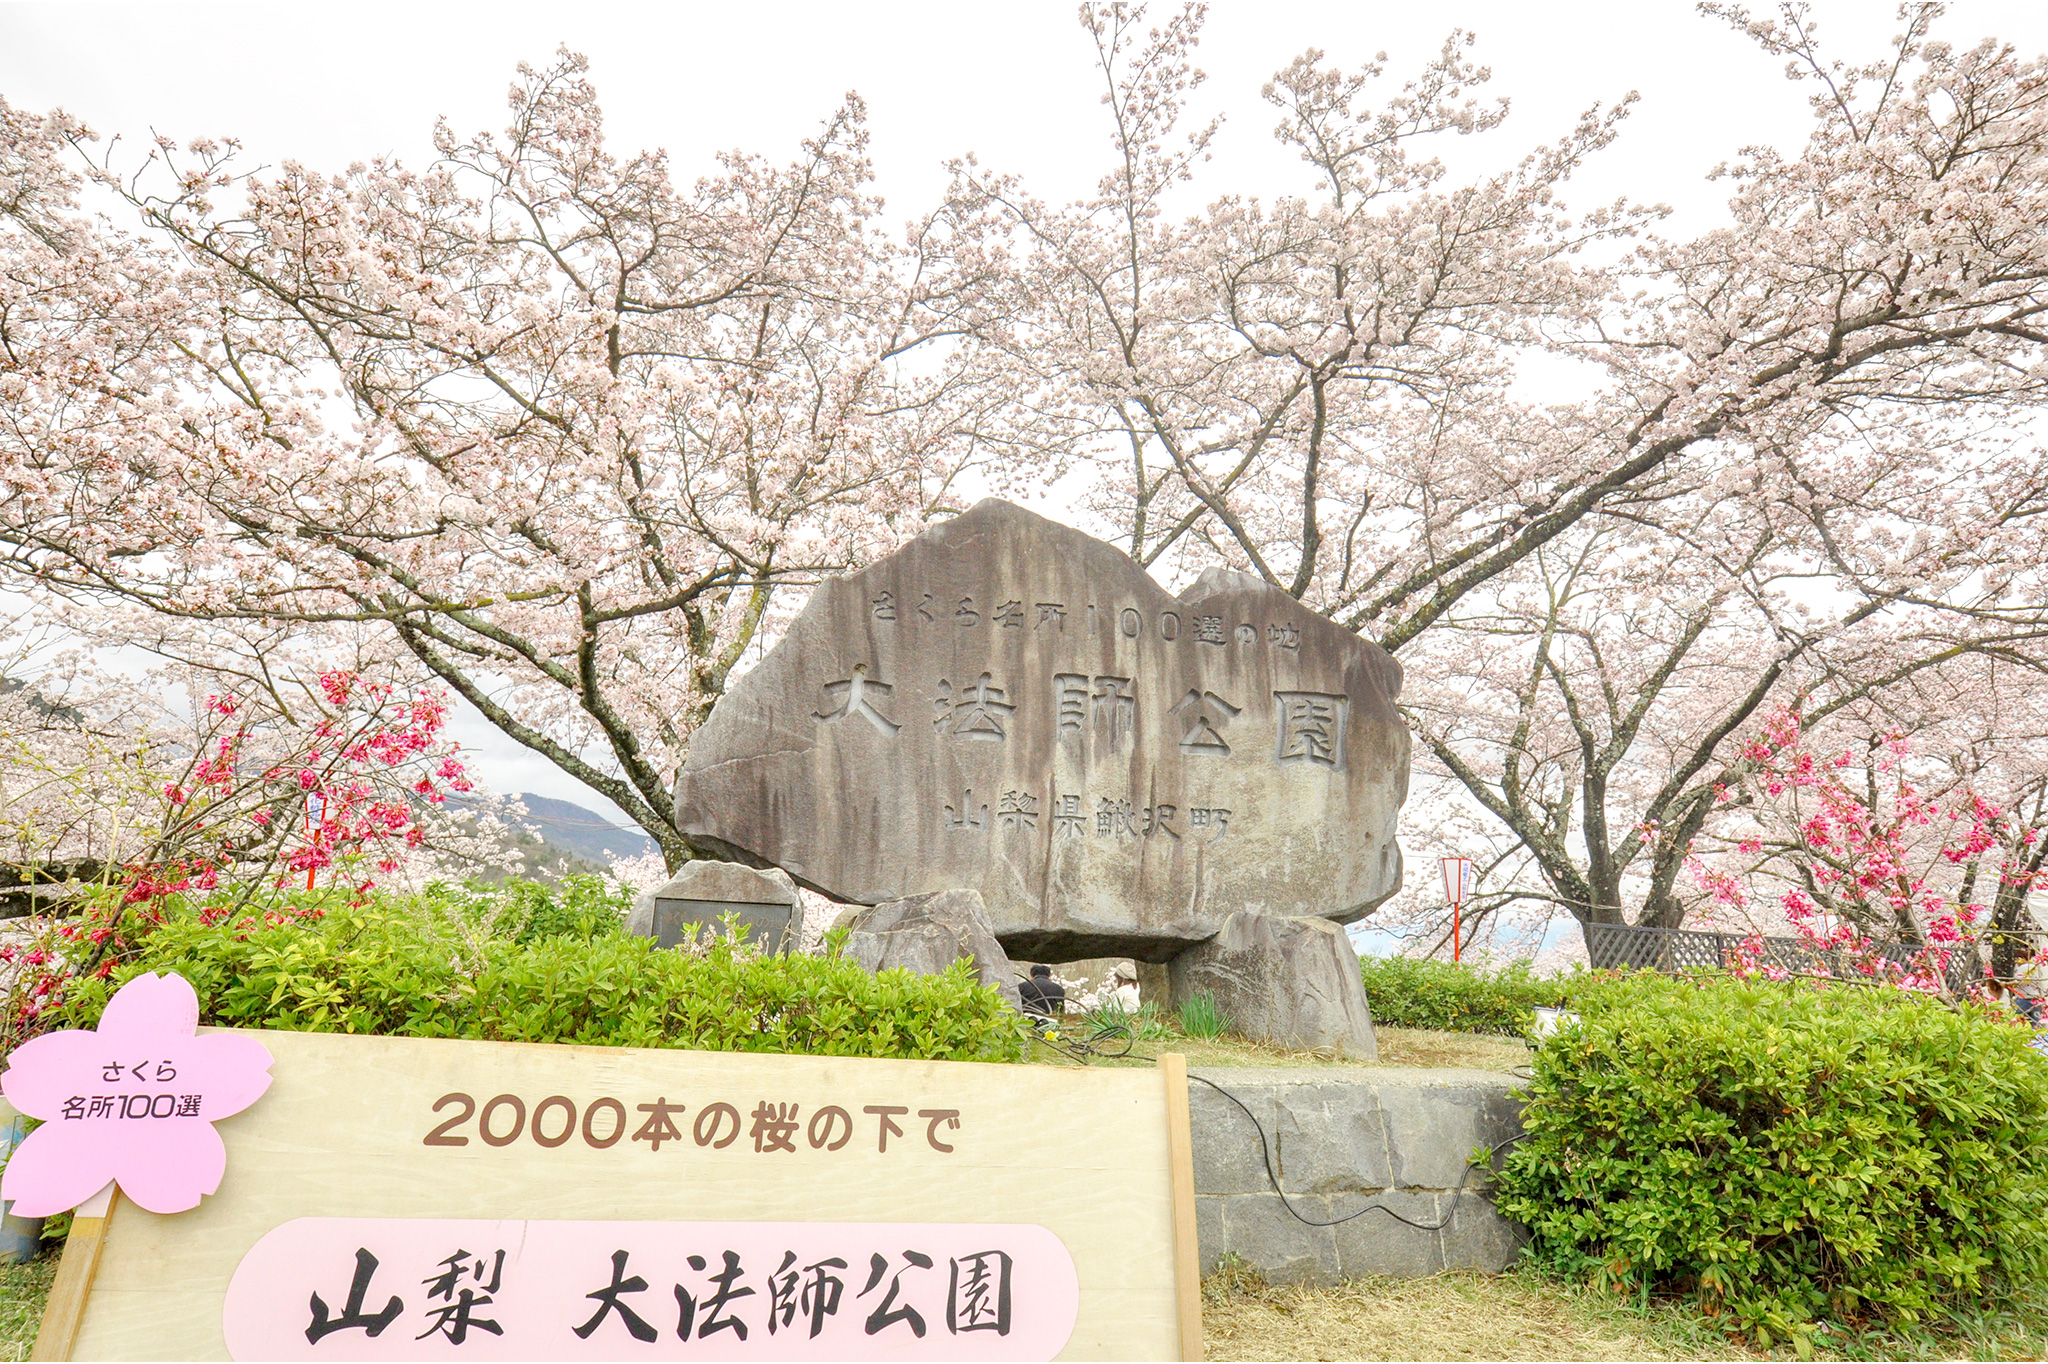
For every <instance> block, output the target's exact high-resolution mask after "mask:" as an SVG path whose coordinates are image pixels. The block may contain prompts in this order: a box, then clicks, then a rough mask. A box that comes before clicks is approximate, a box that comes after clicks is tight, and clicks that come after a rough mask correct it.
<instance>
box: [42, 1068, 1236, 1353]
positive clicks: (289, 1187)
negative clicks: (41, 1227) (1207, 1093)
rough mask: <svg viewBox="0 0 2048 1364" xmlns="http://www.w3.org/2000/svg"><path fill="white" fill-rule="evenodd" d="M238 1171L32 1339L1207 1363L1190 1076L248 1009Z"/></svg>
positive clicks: (66, 1293)
mask: <svg viewBox="0 0 2048 1364" xmlns="http://www.w3.org/2000/svg"><path fill="white" fill-rule="evenodd" d="M252 1035H253V1036H257V1037H259V1038H260V1039H261V1041H262V1042H263V1044H264V1045H265V1046H266V1047H268V1048H269V1049H270V1051H271V1053H272V1055H273V1056H274V1058H275V1064H274V1066H273V1068H272V1071H271V1074H272V1077H273V1079H272V1084H271V1088H270V1090H269V1092H268V1093H267V1094H265V1095H264V1096H263V1098H262V1099H261V1100H259V1101H258V1102H256V1103H255V1104H254V1105H253V1106H252V1107H250V1108H249V1109H247V1110H246V1111H244V1112H241V1113H239V1114H236V1115H235V1116H233V1117H230V1118H225V1119H223V1120H221V1121H220V1122H218V1123H217V1124H215V1127H216V1130H217V1131H218V1132H219V1133H220V1135H221V1136H222V1138H223V1139H224V1140H225V1142H226V1145H227V1152H228V1160H227V1171H226V1174H225V1176H224V1178H223V1179H222V1181H221V1184H220V1189H219V1192H218V1193H215V1194H213V1195H212V1196H210V1197H207V1198H206V1199H205V1200H204V1201H203V1203H202V1204H201V1205H200V1206H199V1207H198V1208H196V1209H194V1210H192V1211H190V1212H184V1213H177V1214H174V1215H169V1216H164V1215H159V1214H156V1213H152V1212H149V1211H147V1210H146V1209H144V1208H142V1207H139V1206H137V1205H136V1204H135V1203H134V1202H133V1201H132V1200H128V1199H123V1198H121V1197H119V1196H115V1197H114V1198H113V1199H112V1201H111V1207H109V1208H107V1209H106V1210H105V1211H104V1214H103V1216H101V1217H93V1216H90V1215H88V1214H90V1213H93V1212H97V1211H100V1210H99V1209H94V1208H91V1207H87V1208H82V1209H81V1210H80V1215H79V1217H78V1219H77V1221H76V1223H75V1224H74V1229H73V1231H72V1234H71V1240H70V1242H69V1243H68V1245H67V1249H66V1251H65V1257H64V1261H63V1263H62V1265H61V1266H60V1267H59V1270H58V1275H57V1282H56V1285H55V1287H54V1288H53V1290H52V1292H51V1297H50V1303H49V1308H48V1311H47V1312H46V1314H45V1316H44V1321H43V1328H42V1334H41V1336H40V1338H39V1339H38V1341H37V1346H36V1357H37V1358H39V1359H67V1358H82V1359H225V1358H263V1359H286V1358H291V1359H322V1358H333V1359H383V1358H389V1359H461V1358H467V1357H475V1358H480V1359H568V1358H586V1359H648V1360H656V1359H664V1360H666V1359H692V1358H701V1359H755V1358H758V1359H764V1360H765V1359H853V1358H862V1359H972V1358H989V1359H1050V1358H1056V1357H1076V1358H1089V1359H1173V1358H1181V1359H1199V1358H1200V1357H1201V1310H1200V1295H1199V1282H1198V1277H1197V1276H1198V1272H1199V1271H1198V1264H1197V1256H1196V1245H1195V1222H1194V1183H1193V1172H1192V1165H1191V1148H1190V1140H1189V1131H1188V1104H1187V1082H1186V1067H1185V1064H1184V1063H1183V1062H1182V1059H1181V1058H1180V1057H1178V1056H1169V1057H1163V1058H1161V1063H1160V1065H1159V1067H1158V1069H1157V1070H1138V1069H1118V1070H1109V1069H1101V1070H1055V1069H1051V1068H1046V1067H1038V1066H1030V1067H1026V1066H1017V1065H983V1064H965V1063H951V1062H924V1061H872V1060H848V1059H837V1058H827V1057H803V1056H753V1055H735V1054H728V1053H717V1052H692V1051H658V1050H640V1049H632V1048H611V1047H569V1046H542V1045H524V1044H516V1043H496V1042H454V1041H417V1040H411V1039H403V1038H383V1037H345V1036H337V1035H332V1034H320V1033H274V1032H265V1033H260V1034H252Z"/></svg>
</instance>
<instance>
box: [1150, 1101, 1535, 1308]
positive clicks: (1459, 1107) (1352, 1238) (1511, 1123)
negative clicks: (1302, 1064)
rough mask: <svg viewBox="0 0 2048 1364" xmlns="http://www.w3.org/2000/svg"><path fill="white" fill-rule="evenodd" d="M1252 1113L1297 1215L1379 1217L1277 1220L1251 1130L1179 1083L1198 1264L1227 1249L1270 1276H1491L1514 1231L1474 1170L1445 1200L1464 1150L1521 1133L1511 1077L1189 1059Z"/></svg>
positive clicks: (1299, 1279)
mask: <svg viewBox="0 0 2048 1364" xmlns="http://www.w3.org/2000/svg"><path fill="white" fill-rule="evenodd" d="M1192 1074H1194V1075H1198V1076H1201V1077H1203V1078H1204V1079H1208V1080H1211V1081H1214V1082H1215V1083H1216V1084H1218V1085H1221V1086H1223V1088H1225V1089H1227V1090H1229V1091H1230V1092H1231V1093H1232V1094H1234V1095H1236V1096H1237V1097H1238V1098H1239V1099H1240V1100H1242V1101H1243V1103H1244V1105H1245V1107H1246V1108H1249V1109H1250V1110H1251V1111H1252V1112H1253V1113H1254V1114H1255V1115H1257V1118H1258V1123H1259V1126H1260V1127H1261V1128H1262V1129H1263V1130H1264V1131H1265V1134H1266V1141H1267V1144H1268V1148H1269V1149H1270V1150H1271V1152H1272V1159H1273V1170H1274V1172H1275V1173H1276V1174H1277V1175H1278V1176H1279V1180H1280V1187H1281V1188H1282V1189H1284V1190H1285V1191H1286V1192H1287V1195H1288V1201H1289V1202H1291V1203H1292V1204H1293V1205H1294V1207H1295V1208H1296V1209H1298V1210H1299V1211H1300V1212H1301V1214H1302V1215H1303V1216H1305V1217H1310V1218H1314V1219H1316V1220H1318V1221H1328V1220H1330V1219H1332V1218H1337V1217H1342V1216H1344V1215H1345V1214H1346V1213H1349V1212H1352V1211H1354V1210H1355V1209H1357V1208H1360V1207H1363V1206H1365V1205H1366V1204H1368V1203H1377V1204H1381V1205H1384V1206H1386V1207H1390V1208H1392V1209H1393V1210H1394V1211H1395V1212H1398V1213H1399V1214H1400V1215H1401V1216H1403V1217H1406V1218H1409V1219H1411V1220H1412V1221H1416V1222H1424V1223H1435V1222H1437V1221H1440V1220H1442V1219H1443V1218H1444V1217H1445V1215H1446V1214H1447V1213H1448V1214H1450V1220H1449V1222H1448V1223H1447V1224H1446V1225H1445V1226H1443V1227H1442V1228H1441V1229H1440V1230H1431V1231H1423V1230H1418V1229H1416V1228H1413V1227H1409V1226H1405V1225H1403V1224H1402V1223H1400V1222H1397V1221H1395V1220H1394V1219H1393V1218H1392V1217H1390V1216H1388V1215H1387V1214H1386V1213H1383V1212H1368V1213H1366V1214H1364V1215H1363V1216H1362V1217H1354V1218H1352V1219H1351V1220H1350V1221H1348V1222H1345V1223H1343V1224H1341V1225H1339V1226H1334V1227H1312V1226H1308V1225H1306V1224H1305V1223H1303V1222H1301V1221H1299V1220H1298V1219H1297V1218H1295V1217H1294V1216H1292V1215H1290V1214H1289V1213H1288V1211H1287V1209H1286V1208H1285V1207H1284V1206H1282V1204H1281V1201H1280V1198H1279V1196H1278V1195H1276V1194H1275V1193H1274V1192H1273V1185H1272V1181H1271V1180H1270V1179H1268V1177H1267V1173H1266V1167H1265V1163H1264V1161H1263V1160H1262V1159H1261V1158H1260V1155H1259V1138H1258V1135H1257V1134H1256V1133H1255V1132H1254V1131H1253V1130H1252V1125H1251V1122H1250V1121H1249V1120H1247V1118H1246V1117H1245V1115H1244V1113H1243V1111H1241V1110H1240V1109H1239V1108H1238V1107H1237V1105H1236V1104H1233V1103H1231V1102H1230V1101H1229V1100H1228V1099H1225V1098H1224V1097H1223V1096H1222V1095H1221V1094H1218V1093H1217V1092H1216V1091H1215V1090H1213V1089H1211V1088H1210V1087H1209V1086H1208V1085H1206V1084H1202V1083H1201V1082H1200V1081H1198V1080H1194V1079H1191V1080H1190V1081H1189V1082H1188V1108H1189V1115H1190V1118H1191V1120H1192V1125H1193V1128H1194V1163H1195V1215H1196V1222H1197V1226H1198V1228H1199V1232H1200V1238H1201V1248H1202V1272H1203V1273H1204V1274H1207V1273H1209V1272H1210V1271H1212V1270H1214V1269H1215V1268H1216V1265H1217V1262H1218V1261H1219V1260H1220V1259H1221V1258H1222V1257H1223V1256H1224V1255H1225V1254H1226V1253H1228V1254H1234V1255H1237V1256H1239V1257H1240V1258H1242V1259H1243V1260H1244V1261H1246V1262H1247V1263H1249V1264H1251V1265H1253V1266H1254V1267H1256V1268H1257V1269H1259V1270H1260V1271H1261V1272H1262V1273H1264V1274H1265V1276H1266V1278H1267V1279H1268V1280H1269V1281H1271V1282H1273V1283H1334V1282H1336V1281H1338V1280H1340V1279H1350V1278H1357V1277H1360V1276H1362V1275H1367V1274H1389V1275H1396V1276H1400V1277H1421V1276H1423V1275H1427V1274H1434V1273H1437V1272H1438V1271H1440V1270H1444V1269H1477V1270H1481V1271H1484V1272H1487V1273H1497V1272H1499V1271H1500V1270H1502V1269H1505V1268H1506V1267H1507V1266H1508V1264H1509V1263H1510V1262H1511V1261H1512V1260H1513V1259H1514V1258H1515V1254H1516V1252H1517V1251H1518V1250H1520V1248H1521V1246H1522V1242H1523V1241H1524V1240H1525V1239H1526V1233H1525V1232H1524V1230H1523V1229H1522V1227H1521V1226H1520V1225H1519V1224H1518V1223H1514V1222H1510V1221H1508V1220H1507V1219H1506V1218H1504V1217H1502V1216H1501V1215H1500V1214H1499V1213H1497V1212H1495V1211H1494V1209H1493V1203H1492V1199H1491V1192H1492V1189H1491V1182H1490V1180H1488V1178H1487V1177H1486V1173H1485V1171H1483V1170H1474V1171H1473V1172H1472V1177H1471V1179H1470V1180H1469V1181H1468V1182H1467V1183H1466V1185H1465V1193H1464V1196H1463V1197H1462V1198H1460V1199H1458V1200H1457V1206H1456V1209H1455V1211H1453V1209H1452V1199H1453V1195H1454V1193H1455V1191H1456V1189H1457V1187H1458V1180H1459V1178H1460V1177H1461V1176H1462V1175H1463V1174H1464V1172H1465V1165H1466V1158H1467V1157H1468V1156H1469V1155H1470V1154H1471V1152H1472V1149H1473V1148H1474V1147H1476V1146H1481V1145H1485V1146H1492V1145H1493V1144H1494V1143H1496V1142H1499V1141H1502V1140H1504V1139H1505V1138H1508V1137H1511V1136H1513V1135H1514V1134H1515V1133H1517V1132H1519V1131H1521V1108H1522V1105H1521V1101H1520V1100H1519V1099H1518V1098H1516V1097H1514V1090H1515V1089H1516V1088H1517V1086H1518V1085H1519V1083H1520V1082H1519V1081H1517V1080H1516V1079H1515V1078H1514V1077H1512V1076H1508V1075H1499V1074H1495V1073H1493V1072H1490V1071H1480V1070H1448V1069H1445V1070H1437V1069H1420V1068H1411V1067H1401V1066H1355V1067H1353V1066H1345V1067H1335V1066H1319V1067H1315V1068H1312V1069H1310V1068H1303V1069H1298V1070H1281V1069H1252V1068H1243V1069H1240V1068H1236V1067H1199V1068H1196V1069H1195V1070H1194V1071H1193V1072H1192Z"/></svg>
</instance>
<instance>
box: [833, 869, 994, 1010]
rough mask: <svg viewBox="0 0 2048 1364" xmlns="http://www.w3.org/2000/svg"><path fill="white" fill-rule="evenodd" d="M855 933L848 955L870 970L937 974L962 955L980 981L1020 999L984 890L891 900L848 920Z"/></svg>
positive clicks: (947, 892) (863, 910) (859, 911)
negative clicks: (991, 923)
mask: <svg viewBox="0 0 2048 1364" xmlns="http://www.w3.org/2000/svg"><path fill="white" fill-rule="evenodd" d="M842 918H844V919H845V922H846V923H847V925H848V927H849V928H851V929H852V932H851V933H850V934H849V935H848V937H847V939H846V954H847V956H849V957H851V958H852V959H853V960H855V961H857V962H859V963H860V964H861V965H862V966H865V967H867V968H868V970H870V971H887V970H890V969H891V968H893V967H898V966H901V967H904V968H906V969H908V970H911V971H915V972H917V973H919V974H920V975H927V976H935V975H937V974H939V973H940V972H941V971H944V970H945V969H946V968H947V967H949V966H951V965H952V964H953V963H954V962H956V961H959V960H960V959H961V958H962V957H970V958H972V959H973V961H974V965H975V970H976V971H977V972H978V973H979V974H980V976H981V979H982V983H983V984H985V985H993V986H995V987H996V988H997V989H998V990H1001V991H1002V992H1003V998H1005V999H1007V1000H1009V1001H1010V1003H1011V1004H1012V1005H1015V1004H1016V1003H1017V981H1016V971H1015V968H1013V967H1012V966H1011V965H1010V958H1009V955H1008V954H1007V953H1005V952H1004V951H1003V948H1002V944H1001V943H999V942H997V941H996V935H995V931H994V929H992V928H991V927H990V926H989V921H988V909H987V907H986V906H985V905H983V904H982V902H981V892H979V891H973V890H941V891H934V892H932V893H931V894H929V895H916V896H911V897H909V898H907V899H902V900H889V901H886V902H884V903H882V904H879V905H875V906H873V907H872V908H869V909H862V910H858V911H855V912H854V913H853V915H852V916H851V917H850V918H845V916H842Z"/></svg>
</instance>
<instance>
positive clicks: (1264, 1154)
mask: <svg viewBox="0 0 2048 1364" xmlns="http://www.w3.org/2000/svg"><path fill="white" fill-rule="evenodd" d="M1188 1078H1189V1079H1190V1080H1200V1081H1201V1082H1202V1083H1203V1084H1205V1085H1207V1086H1209V1088H1211V1089H1213V1090H1215V1091H1216V1092H1217V1093H1218V1094H1221V1095H1222V1096H1223V1097H1224V1098H1226V1099H1228V1100H1230V1101H1231V1102H1232V1103H1234V1104H1236V1105H1237V1107H1238V1109H1239V1111H1240V1112H1242V1113H1243V1114H1244V1115H1245V1117H1247V1118H1249V1119H1251V1124H1252V1130H1253V1131H1254V1132H1257V1133H1258V1134H1259V1156H1260V1158H1261V1159H1262V1160H1264V1161H1265V1164H1266V1182H1267V1183H1269V1184H1271V1185H1272V1186H1273V1192H1274V1193H1276V1194H1279V1195H1280V1206H1281V1207H1283V1208H1285V1209H1287V1211H1288V1212H1289V1213H1291V1214H1292V1215H1293V1217H1294V1220H1295V1221H1297V1222H1302V1223H1306V1224H1307V1225H1309V1226H1311V1227H1334V1226H1337V1225H1339V1224H1340V1223H1344V1222H1349V1221H1350V1220H1351V1219H1352V1218H1354V1217H1363V1216H1365V1215H1366V1214H1367V1213H1369V1212H1383V1213H1385V1214H1386V1215H1387V1216H1389V1217H1391V1218H1393V1219H1394V1220H1395V1221H1396V1222H1399V1223H1401V1224H1402V1225H1403V1226H1409V1227H1414V1228H1415V1229H1416V1230H1417V1231H1442V1230H1443V1229H1444V1228H1445V1227H1447V1226H1449V1225H1450V1224H1451V1218H1453V1217H1455V1216H1456V1215H1457V1212H1458V1200H1459V1199H1460V1198H1463V1197H1464V1196H1465V1184H1466V1182H1467V1181H1468V1180H1470V1179H1471V1178H1472V1171H1473V1170H1475V1169H1477V1168H1478V1167H1477V1166H1475V1165H1469V1164H1468V1165H1467V1166H1466V1167H1465V1173H1464V1174H1462V1175H1460V1176H1459V1177H1458V1187H1457V1189H1456V1190H1454V1191H1453V1192H1452V1194H1451V1206H1450V1207H1449V1208H1448V1209H1447V1210H1446V1211H1445V1212H1444V1215H1443V1217H1442V1219H1441V1220H1439V1221H1436V1222H1417V1221H1414V1220H1412V1219H1410V1218H1406V1217H1403V1216H1401V1214H1400V1213H1397V1212H1395V1211H1394V1210H1393V1209H1392V1208H1390V1207H1388V1206H1387V1205H1386V1204H1384V1203H1368V1204H1366V1205H1365V1206H1364V1207H1362V1208H1360V1209H1359V1210H1358V1211H1357V1212H1350V1213H1346V1214H1344V1216H1342V1217H1338V1218H1333V1219H1332V1220H1330V1221H1328V1222H1319V1221H1317V1220H1316V1219H1315V1218H1313V1217H1304V1216H1302V1215H1301V1213H1300V1211H1299V1210H1297V1209H1296V1208H1295V1206H1294V1204H1293V1203H1291V1202H1289V1201H1288V1198H1287V1191H1286V1190H1285V1189H1283V1188H1281V1187H1280V1176H1279V1175H1277V1174H1275V1173H1274V1172H1273V1148H1272V1147H1271V1146H1269V1145H1268V1144H1267V1142H1266V1129H1265V1128H1263V1127H1261V1126H1259V1119H1258V1115H1257V1114H1255V1113H1253V1112H1252V1111H1251V1109H1249V1108H1246V1107H1245V1104H1244V1100H1242V1099H1240V1098H1238V1097H1237V1096H1236V1095H1235V1094H1232V1093H1231V1092H1230V1091H1229V1090H1227V1089H1225V1088H1224V1087H1223V1086H1222V1085H1219V1084H1217V1083H1216V1082H1215V1081H1214V1080H1208V1079H1203V1077H1202V1076H1200V1075H1196V1074H1195V1073H1194V1072H1192V1071H1190V1072H1189V1073H1188ZM1524 1135H1526V1134H1525V1133H1521V1132H1517V1133H1515V1135H1513V1136H1512V1137H1509V1138H1507V1140H1506V1141H1498V1142H1495V1143H1494V1144H1493V1145H1492V1146H1489V1147H1487V1148H1486V1151H1487V1157H1488V1165H1489V1167H1490V1166H1491V1164H1492V1157H1493V1155H1494V1154H1495V1153H1497V1152H1498V1151H1499V1150H1500V1148H1501V1147H1503V1146H1507V1145H1509V1144H1510V1143H1513V1142H1517V1141H1520V1140H1521V1139H1522V1138H1523V1136H1524ZM1390 1173H1391V1172H1390Z"/></svg>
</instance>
